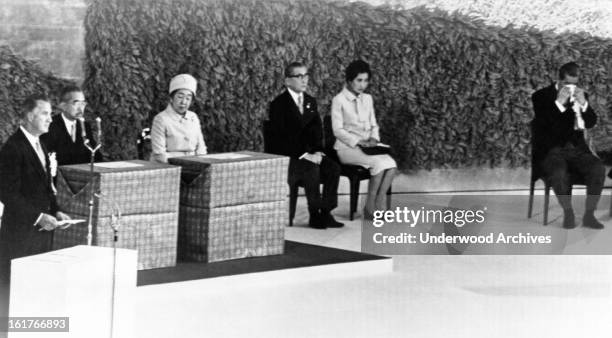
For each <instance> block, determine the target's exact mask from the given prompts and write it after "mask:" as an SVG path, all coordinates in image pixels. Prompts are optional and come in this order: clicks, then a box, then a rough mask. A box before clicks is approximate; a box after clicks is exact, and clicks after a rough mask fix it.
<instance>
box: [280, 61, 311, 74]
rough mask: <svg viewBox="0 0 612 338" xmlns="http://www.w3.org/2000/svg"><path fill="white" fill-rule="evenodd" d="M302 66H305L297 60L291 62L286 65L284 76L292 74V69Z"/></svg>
mask: <svg viewBox="0 0 612 338" xmlns="http://www.w3.org/2000/svg"><path fill="white" fill-rule="evenodd" d="M302 67H306V65H304V64H303V63H301V62H298V61H295V62H291V63H290V64H288V65H287V67H285V77H290V76H291V75H293V70H294V69H296V68H302Z"/></svg>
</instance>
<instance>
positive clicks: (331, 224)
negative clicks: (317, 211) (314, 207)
mask: <svg viewBox="0 0 612 338" xmlns="http://www.w3.org/2000/svg"><path fill="white" fill-rule="evenodd" d="M321 219H322V221H323V224H325V225H326V226H327V227H328V228H342V227H343V226H344V223H340V222H338V221H336V220H335V219H334V216H332V215H331V214H330V213H329V212H323V213H321Z"/></svg>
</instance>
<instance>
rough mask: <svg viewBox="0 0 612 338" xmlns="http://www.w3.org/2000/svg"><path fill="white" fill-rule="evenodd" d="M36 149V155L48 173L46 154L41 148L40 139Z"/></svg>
mask: <svg viewBox="0 0 612 338" xmlns="http://www.w3.org/2000/svg"><path fill="white" fill-rule="evenodd" d="M34 148H35V150H36V155H38V159H39V160H40V163H41V164H42V166H43V169H44V170H45V171H46V170H47V160H46V159H45V152H44V151H43V150H42V147H41V146H40V141H38V139H36V142H35V143H34Z"/></svg>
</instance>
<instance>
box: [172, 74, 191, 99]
mask: <svg viewBox="0 0 612 338" xmlns="http://www.w3.org/2000/svg"><path fill="white" fill-rule="evenodd" d="M197 87H198V83H197V81H196V79H195V78H194V77H193V76H191V75H189V74H179V75H177V76H175V77H173V78H172V80H170V89H169V90H168V93H172V92H173V91H175V90H177V89H187V90H190V91H191V92H192V93H193V95H195V93H196V88H197Z"/></svg>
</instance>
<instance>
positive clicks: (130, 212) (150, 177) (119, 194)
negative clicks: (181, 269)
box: [54, 160, 181, 269]
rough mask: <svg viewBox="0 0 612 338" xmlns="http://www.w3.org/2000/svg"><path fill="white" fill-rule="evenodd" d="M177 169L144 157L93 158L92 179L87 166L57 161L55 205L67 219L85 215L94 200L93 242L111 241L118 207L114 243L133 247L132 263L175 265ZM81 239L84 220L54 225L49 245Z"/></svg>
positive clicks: (147, 266) (64, 244) (84, 237)
mask: <svg viewBox="0 0 612 338" xmlns="http://www.w3.org/2000/svg"><path fill="white" fill-rule="evenodd" d="M180 172H181V168H180V167H176V166H172V165H167V164H159V163H152V162H147V161H137V160H136V161H124V162H107V163H99V164H96V165H95V166H94V176H93V183H91V182H90V171H89V165H86V164H77V165H68V166H61V167H60V168H59V170H58V177H57V182H56V186H57V191H58V194H57V197H58V203H59V205H60V208H61V209H62V210H63V211H65V212H66V213H68V214H69V215H71V216H72V217H73V218H82V219H87V217H88V215H89V200H90V193H91V191H92V189H93V191H94V192H100V193H101V198H95V199H94V208H93V219H92V225H93V231H92V234H93V241H92V242H93V243H92V244H93V245H99V246H112V245H113V232H112V229H111V226H110V224H111V216H112V215H113V214H117V211H120V212H121V220H120V224H121V226H120V229H119V233H118V238H119V240H118V242H117V246H118V247H121V248H127V249H137V250H138V268H139V269H151V268H159V267H168V266H174V265H176V248H177V237H178V206H179V189H180ZM86 243H87V223H81V224H77V225H73V226H71V227H70V228H68V229H66V230H58V231H56V232H55V235H54V247H55V248H58V249H59V248H64V247H68V246H73V245H77V244H86Z"/></svg>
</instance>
